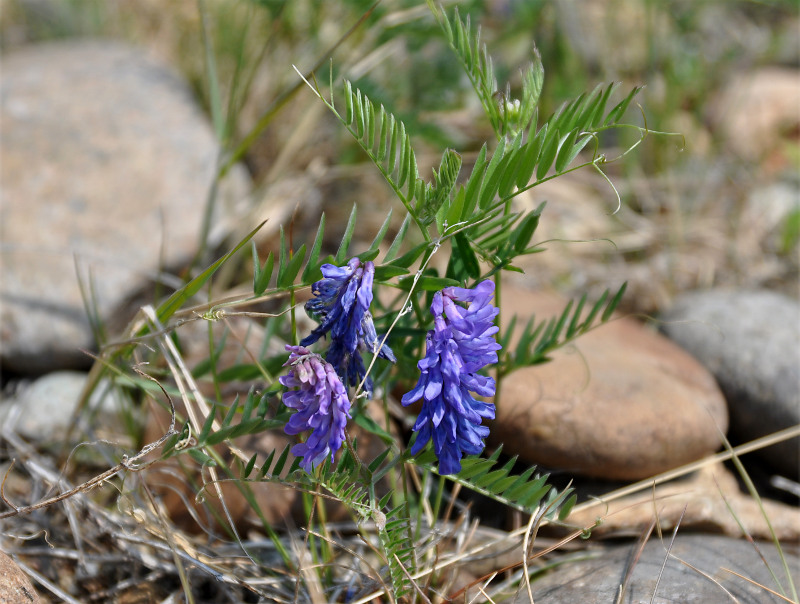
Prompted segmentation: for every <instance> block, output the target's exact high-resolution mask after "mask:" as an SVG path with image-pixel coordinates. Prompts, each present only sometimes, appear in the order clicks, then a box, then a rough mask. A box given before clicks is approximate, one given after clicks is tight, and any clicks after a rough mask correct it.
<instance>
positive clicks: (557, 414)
mask: <svg viewBox="0 0 800 604" xmlns="http://www.w3.org/2000/svg"><path fill="white" fill-rule="evenodd" d="M565 305H566V301H565V300H563V299H561V298H560V297H559V296H555V295H552V294H543V293H534V292H530V291H525V290H519V289H512V288H511V287H508V286H505V287H504V288H503V291H502V302H501V312H502V320H503V323H504V324H505V325H507V324H508V321H509V320H510V319H511V316H512V315H513V314H516V315H517V317H518V319H517V321H518V322H517V325H518V326H520V327H521V326H524V325H525V323H526V322H527V320H528V318H529V317H530V316H531V315H532V314H533V313H535V314H536V317H537V320H545V319H547V318H549V317H551V316H554V315H557V314H560V313H561V312H562V311H563V309H564V307H565ZM588 306H589V305H587V307H588ZM588 310H589V308H587V309H585V310H584V313H588ZM515 345H516V344H515V342H514V341H513V340H512V343H511V346H515ZM489 426H490V428H491V434H490V439H491V441H492V442H494V443H497V444H499V443H503V444H504V446H505V451H506V452H508V453H515V454H519V456H520V458H521V459H523V460H525V461H527V462H529V463H534V464H540V465H544V466H547V467H550V468H558V469H561V470H566V471H568V472H574V473H579V474H584V475H588V476H595V477H600V478H605V479H615V480H616V479H618V480H638V479H642V478H647V477H650V476H653V475H655V474H658V473H660V472H664V471H666V470H669V469H672V468H675V467H678V466H680V465H683V464H686V463H689V462H692V461H695V460H697V459H700V458H701V457H704V456H706V455H709V454H711V453H714V452H715V451H717V450H718V449H719V447H720V443H721V436H720V434H721V433H725V431H726V430H727V427H728V416H727V410H726V407H725V401H724V399H723V397H722V394H721V393H720V391H719V389H718V387H717V385H716V383H715V382H714V378H713V377H712V376H711V375H710V374H709V373H708V372H707V371H706V370H705V369H704V368H703V367H702V366H701V365H700V364H699V363H698V362H697V361H695V360H694V359H693V358H692V357H690V356H689V355H688V354H687V353H686V352H684V351H683V350H681V349H680V348H679V347H678V346H676V345H675V344H674V343H672V342H671V341H669V340H668V339H667V338H665V337H664V336H662V335H660V334H658V333H656V332H654V331H650V330H648V329H647V328H645V327H644V326H642V325H640V324H639V323H638V322H636V321H634V320H633V319H629V318H617V319H615V320H613V321H611V322H609V323H606V324H605V325H603V326H601V327H599V328H597V329H595V330H593V331H591V332H589V333H587V334H585V335H583V336H581V337H579V338H578V339H577V340H576V341H575V342H574V344H573V345H570V346H568V347H565V348H562V349H561V350H558V351H556V352H555V353H554V354H553V355H552V361H551V362H549V363H546V364H543V365H538V366H533V367H527V368H523V369H519V370H517V371H514V372H513V373H511V374H509V375H508V376H507V377H506V378H505V379H504V380H503V381H502V384H501V387H500V395H499V400H498V410H497V418H496V419H495V421H494V422H490V423H489Z"/></svg>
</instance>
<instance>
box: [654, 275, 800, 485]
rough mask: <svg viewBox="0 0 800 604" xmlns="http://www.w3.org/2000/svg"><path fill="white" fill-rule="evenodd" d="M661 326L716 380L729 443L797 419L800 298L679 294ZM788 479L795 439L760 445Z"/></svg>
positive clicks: (799, 462)
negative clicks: (724, 401) (722, 399)
mask: <svg viewBox="0 0 800 604" xmlns="http://www.w3.org/2000/svg"><path fill="white" fill-rule="evenodd" d="M661 318H662V320H663V324H662V325H663V327H662V328H663V330H664V332H665V333H666V334H667V335H668V336H669V337H670V338H672V339H673V340H674V341H675V342H677V343H678V344H680V346H682V347H683V348H684V349H686V350H687V351H689V352H690V353H691V354H692V355H693V356H694V357H695V358H697V359H698V360H699V361H700V362H701V363H703V365H705V366H706V367H707V368H708V370H709V371H711V373H713V374H714V376H715V377H716V379H717V382H718V383H719V385H720V387H721V388H722V391H723V392H724V393H725V397H726V399H727V401H728V408H729V412H730V418H731V439H732V442H734V444H737V443H740V442H746V441H749V440H753V439H756V438H760V437H762V436H765V435H767V434H772V433H773V432H777V431H779V430H783V429H785V428H789V427H791V426H794V425H797V424H800V304H798V302H797V301H796V300H793V299H792V298H789V297H787V296H784V295H782V294H779V293H776V292H771V291H766V290H760V291H734V290H710V291H705V292H691V293H686V294H683V295H681V296H679V297H678V298H676V300H675V302H674V304H673V306H672V308H670V309H669V310H668V311H667V312H665V313H664V314H663V315H662V317H661ZM758 454H759V456H760V457H762V458H763V459H765V460H766V461H767V462H768V463H770V464H771V465H772V467H773V468H775V469H776V470H778V471H780V472H784V473H786V474H787V475H788V476H789V477H790V478H796V477H797V476H798V474H800V439H792V440H790V441H785V442H783V443H779V444H777V445H773V446H771V447H769V448H766V449H762V450H760V451H758Z"/></svg>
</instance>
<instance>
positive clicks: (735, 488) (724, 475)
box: [567, 462, 800, 543]
mask: <svg viewBox="0 0 800 604" xmlns="http://www.w3.org/2000/svg"><path fill="white" fill-rule="evenodd" d="M594 495H595V496H596V498H594V499H591V500H589V501H586V502H584V503H582V504H580V505H579V506H577V507H575V508H574V509H573V511H572V513H571V514H570V515H569V518H568V519H567V522H568V523H569V525H571V526H581V527H591V531H592V536H610V537H620V536H638V535H642V534H644V533H645V532H646V531H647V530H648V529H649V527H650V526H652V525H653V522H656V521H657V522H658V526H660V527H661V530H662V531H670V530H672V529H673V528H675V527H676V526H680V528H681V530H682V531H687V530H688V531H691V530H698V531H703V532H707V533H712V532H713V533H722V534H724V535H728V536H729V537H740V536H741V534H742V529H744V530H745V531H746V532H747V534H748V535H750V536H751V537H753V538H754V539H763V540H765V541H768V540H770V539H772V536H773V535H774V536H775V537H776V538H777V539H778V541H780V542H781V543H798V542H800V514H798V512H797V506H796V505H789V504H787V503H781V502H779V501H772V500H769V499H763V498H762V499H761V501H756V500H755V499H754V498H753V497H751V496H750V494H749V493H747V492H743V491H742V489H741V487H740V486H739V481H738V480H737V476H736V475H734V473H732V472H731V471H730V470H728V469H727V468H726V467H725V465H724V464H722V463H721V462H717V463H714V464H711V465H708V466H705V467H703V468H701V469H700V470H698V471H697V472H694V473H692V474H691V475H689V476H686V477H684V478H682V479H680V480H674V481H671V482H669V483H666V484H660V485H658V486H656V487H654V488H653V487H646V488H644V489H642V490H641V491H639V492H638V493H635V494H632V495H628V496H626V497H622V498H619V499H615V500H612V501H607V500H606V499H605V497H604V495H605V494H604V493H602V492H600V493H594ZM598 518H602V522H600V523H599V524H597V519H598Z"/></svg>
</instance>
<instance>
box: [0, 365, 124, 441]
mask: <svg viewBox="0 0 800 604" xmlns="http://www.w3.org/2000/svg"><path fill="white" fill-rule="evenodd" d="M87 379H88V374H86V373H82V372H80V371H54V372H53V373H48V374H46V375H44V376H42V377H40V378H39V379H37V380H35V381H33V382H30V383H28V384H25V385H21V386H20V387H19V389H18V391H17V392H16V393H15V395H14V396H13V397H11V398H9V399H5V400H0V423H2V422H5V421H6V420H7V418H8V417H9V415H10V414H11V413H12V409H14V408H15V407H17V409H18V412H19V415H17V416H16V417H13V421H14V426H13V429H14V430H15V431H17V432H18V433H19V434H21V435H22V436H24V437H25V438H28V439H30V440H34V441H36V442H39V443H53V442H60V441H61V440H62V439H63V438H64V436H65V432H66V430H68V429H69V427H70V424H71V422H72V419H73V416H74V415H75V413H76V410H77V409H78V405H79V402H80V398H81V394H82V392H83V388H84V386H85V385H86V381H87ZM121 405H122V402H121V400H120V399H119V398H118V397H117V396H116V394H115V392H114V389H113V387H110V385H109V382H108V381H107V380H102V381H101V382H100V384H99V385H98V387H97V388H96V389H95V390H94V392H93V393H92V395H91V396H90V397H89V401H88V404H87V406H86V411H87V412H89V414H90V415H91V414H94V413H98V412H99V413H100V414H106V416H109V415H111V414H112V413H113V411H114V410H118V409H120V408H121ZM85 417H89V415H86V416H85ZM78 426H79V428H80V426H81V424H80V423H79V424H78Z"/></svg>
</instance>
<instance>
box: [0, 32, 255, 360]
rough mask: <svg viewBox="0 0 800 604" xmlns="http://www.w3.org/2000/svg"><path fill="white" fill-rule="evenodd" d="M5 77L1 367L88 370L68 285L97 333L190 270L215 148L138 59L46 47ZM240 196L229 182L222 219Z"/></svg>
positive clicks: (111, 47)
mask: <svg viewBox="0 0 800 604" xmlns="http://www.w3.org/2000/svg"><path fill="white" fill-rule="evenodd" d="M2 69H3V78H2V82H1V84H2V88H0V130H2V133H3V136H2V138H1V139H0V153H1V154H2V157H3V162H2V167H0V181H2V183H3V200H2V208H1V209H0V212H1V213H0V240H2V248H0V252H1V253H0V269H1V270H0V330H1V334H0V335H2V342H3V347H2V352H0V360H2V362H3V364H4V366H6V367H8V368H11V369H15V370H19V371H41V372H43V371H47V370H51V369H53V368H64V367H75V366H80V365H85V364H88V362H89V359H88V357H86V355H84V354H83V353H81V352H80V350H79V349H80V348H88V347H91V346H92V344H93V337H92V331H91V330H90V326H89V321H88V320H87V313H86V311H85V310H84V303H83V299H82V297H81V290H80V287H79V281H78V278H77V276H76V275H77V274H80V276H81V280H82V281H83V283H84V285H85V286H86V287H87V288H88V287H89V284H90V283H91V288H92V294H91V295H92V297H93V298H94V301H93V303H92V304H93V305H94V306H95V308H96V310H97V313H98V315H99V317H100V318H101V320H103V321H107V320H108V319H109V317H110V316H111V315H113V314H114V313H115V309H117V308H118V307H119V306H120V304H121V303H122V302H123V301H124V300H125V299H126V297H128V296H130V295H131V294H132V293H133V292H135V291H137V290H138V289H139V288H140V287H141V286H142V284H144V283H146V281H147V279H149V278H153V277H155V276H157V275H158V272H159V270H160V269H162V268H167V269H171V268H174V267H176V266H180V265H181V264H182V263H185V262H186V261H187V260H188V259H190V258H191V257H192V255H193V254H194V252H195V250H196V249H197V245H198V243H199V237H200V227H201V224H202V220H203V212H204V207H205V203H206V198H207V196H208V192H209V190H210V187H211V184H212V181H213V178H214V175H215V164H216V162H217V156H218V154H219V146H218V144H217V141H216V140H215V137H214V134H213V132H212V130H211V127H210V126H209V124H208V120H207V118H206V116H205V115H204V114H203V113H202V111H201V110H200V108H199V107H198V105H197V103H196V102H195V101H194V99H193V97H192V95H191V93H190V90H189V88H188V86H187V85H186V84H185V83H184V82H183V81H182V80H180V79H179V78H178V77H176V75H175V74H174V73H173V72H172V71H171V70H170V69H168V68H167V67H166V66H164V65H163V64H161V63H159V62H156V61H154V60H151V59H149V58H147V57H146V56H144V54H143V52H142V51H139V50H137V49H134V48H130V47H127V46H123V45H120V44H116V43H111V42H102V41H79V42H74V41H73V42H58V43H48V44H42V45H36V46H31V47H28V48H25V49H23V50H20V51H16V52H12V53H9V54H8V55H6V56H4V57H3V65H2ZM248 189H249V180H248V178H247V175H246V173H244V171H243V169H242V168H237V169H236V170H234V171H233V172H232V173H231V177H230V178H228V179H227V181H226V182H225V183H223V186H222V187H221V189H220V197H219V199H220V202H219V203H218V204H217V207H218V209H219V210H220V214H221V216H225V215H227V214H229V213H230V207H231V206H232V205H233V203H234V200H240V199H243V198H244V197H245V195H246V194H247V191H248ZM223 208H228V209H227V210H224V209H223ZM124 322H125V321H124V319H122V320H120V321H119V323H120V324H123V325H124Z"/></svg>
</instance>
